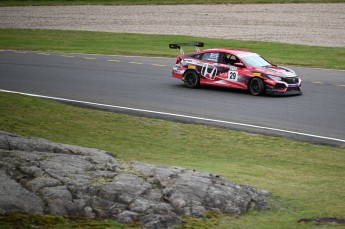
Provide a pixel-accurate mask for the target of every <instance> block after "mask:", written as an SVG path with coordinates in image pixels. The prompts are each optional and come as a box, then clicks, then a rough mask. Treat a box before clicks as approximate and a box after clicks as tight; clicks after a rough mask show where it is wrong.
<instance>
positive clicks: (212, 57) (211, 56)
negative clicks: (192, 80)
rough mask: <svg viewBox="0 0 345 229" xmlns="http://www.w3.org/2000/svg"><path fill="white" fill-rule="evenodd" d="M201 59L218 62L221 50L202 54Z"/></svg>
mask: <svg viewBox="0 0 345 229" xmlns="http://www.w3.org/2000/svg"><path fill="white" fill-rule="evenodd" d="M201 59H202V60H205V61H210V62H218V60H219V52H206V53H204V55H202V58H201Z"/></svg>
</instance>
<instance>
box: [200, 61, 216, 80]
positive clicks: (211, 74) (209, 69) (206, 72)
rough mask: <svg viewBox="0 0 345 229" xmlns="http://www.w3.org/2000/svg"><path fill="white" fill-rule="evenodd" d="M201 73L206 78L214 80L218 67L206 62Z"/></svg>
mask: <svg viewBox="0 0 345 229" xmlns="http://www.w3.org/2000/svg"><path fill="white" fill-rule="evenodd" d="M201 75H202V76H203V77H205V78H206V79H210V80H214V79H215V78H216V75H217V67H216V66H214V65H212V64H207V63H206V64H204V65H203V66H202V69H201Z"/></svg>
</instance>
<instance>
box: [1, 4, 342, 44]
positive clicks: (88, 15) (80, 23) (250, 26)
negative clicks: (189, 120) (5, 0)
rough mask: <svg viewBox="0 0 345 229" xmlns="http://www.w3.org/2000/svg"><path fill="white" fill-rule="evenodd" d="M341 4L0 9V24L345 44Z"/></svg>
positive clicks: (2, 25)
mask: <svg viewBox="0 0 345 229" xmlns="http://www.w3.org/2000/svg"><path fill="white" fill-rule="evenodd" d="M344 12H345V3H333V4H309V3H306V4H251V5H246V4H244V5H231V4H229V5H176V6H169V5H168V6H167V5H164V6H163V5H162V6H151V5H148V6H147V5H146V6H40V7H34V6H32V7H0V28H30V29H62V30H86V31H105V32H125V33H143V34H169V35H190V36H196V37H210V38H226V39H238V40H256V41H273V42H283V43H292V44H304V45H315V46H327V47H345V14H344Z"/></svg>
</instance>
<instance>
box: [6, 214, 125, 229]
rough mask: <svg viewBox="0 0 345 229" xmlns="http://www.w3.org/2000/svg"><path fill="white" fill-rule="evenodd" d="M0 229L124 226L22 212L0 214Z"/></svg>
mask: <svg viewBox="0 0 345 229" xmlns="http://www.w3.org/2000/svg"><path fill="white" fill-rule="evenodd" d="M0 228H2V229H13V228H18V229H20V228H47V229H51V228H61V229H62V228H64V229H72V228H83V229H89V228H90V229H91V228H92V229H96V228H99V229H104V228H118V229H120V228H126V227H125V225H121V224H118V223H116V222H115V221H113V220H107V221H99V220H87V219H82V218H68V217H64V216H57V215H29V214H25V213H22V212H11V213H5V214H0Z"/></svg>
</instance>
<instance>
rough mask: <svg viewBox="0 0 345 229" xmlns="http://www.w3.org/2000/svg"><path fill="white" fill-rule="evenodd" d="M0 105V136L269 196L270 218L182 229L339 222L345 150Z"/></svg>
mask: <svg viewBox="0 0 345 229" xmlns="http://www.w3.org/2000/svg"><path fill="white" fill-rule="evenodd" d="M0 104H1V106H0V130H4V131H8V132H12V133H17V134H20V135H24V136H35V137H42V138H46V139H49V140H52V141H55V142H60V143H67V144H75V145H80V146H85V147H94V148H99V149H103V150H107V151H110V152H113V153H114V154H115V155H116V156H117V157H118V158H121V159H125V160H136V161H142V162H148V163H153V164H164V165H175V166H181V167H185V168H189V169H196V170H200V171H206V172H211V173H215V174H221V175H223V176H224V177H226V178H228V179H229V180H231V181H234V182H238V183H240V184H249V185H253V186H255V187H258V188H260V189H266V190H269V191H271V192H272V193H273V195H274V196H273V198H272V204H271V206H272V209H271V210H270V211H267V212H251V213H249V214H248V215H245V216H242V217H240V218H234V217H231V216H218V217H210V218H206V219H198V220H195V219H186V221H187V222H188V223H187V224H186V225H185V228H205V225H207V227H208V228H272V229H273V228H317V227H318V226H315V225H314V224H298V223H297V220H298V219H300V218H306V217H345V215H344V212H345V192H344V187H345V179H344V177H345V157H344V155H345V154H344V153H345V150H344V149H340V148H333V147H327V146H319V145H313V144H309V143H305V142H298V141H293V140H289V139H284V138H277V137H267V136H261V135H253V134H248V133H242V132H236V131H231V130H226V129H219V128H215V127H209V126H203V125H195V124H181V123H176V122H169V121H163V120H158V119H147V118H141V117H134V116H128V115H123V114H116V113H109V112H103V111H95V110H89V109H83V108H77V107H72V106H67V105H63V104H59V103H55V102H51V101H47V100H41V99H37V98H31V97H25V96H20V95H14V94H7V93H0ZM337 228H341V227H337Z"/></svg>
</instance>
